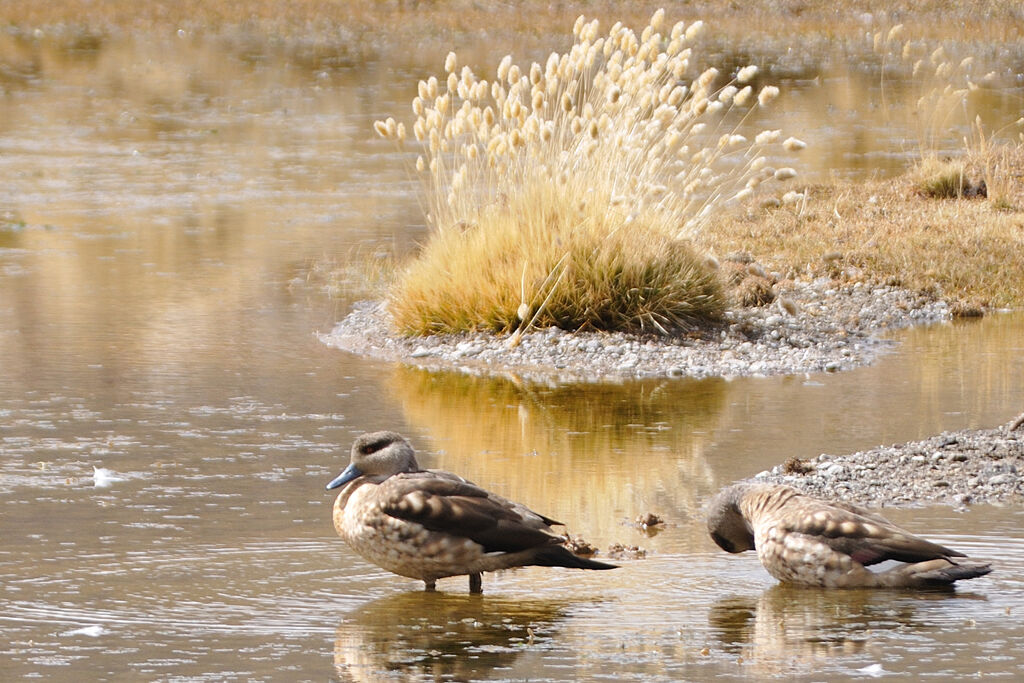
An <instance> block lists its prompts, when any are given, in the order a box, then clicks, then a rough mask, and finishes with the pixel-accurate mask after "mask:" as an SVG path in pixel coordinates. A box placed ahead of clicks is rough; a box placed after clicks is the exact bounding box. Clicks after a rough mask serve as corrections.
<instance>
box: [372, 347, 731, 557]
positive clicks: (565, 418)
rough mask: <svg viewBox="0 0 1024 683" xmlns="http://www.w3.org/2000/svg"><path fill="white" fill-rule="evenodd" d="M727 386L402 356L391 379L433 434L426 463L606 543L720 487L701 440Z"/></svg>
mask: <svg viewBox="0 0 1024 683" xmlns="http://www.w3.org/2000/svg"><path fill="white" fill-rule="evenodd" d="M728 387H729V383H728V382H725V381H723V380H718V379H712V380H699V381H698V380H680V379H677V380H650V381H638V382H630V383H625V384H598V385H588V386H581V385H562V386H555V387H546V386H540V385H534V384H524V383H521V382H517V381H513V380H511V379H507V378H497V379H487V378H481V377H474V376H469V375H464V374H459V373H432V372H429V371H426V370H420V369H415V368H409V367H405V366H399V367H397V368H396V370H395V371H394V373H393V374H392V376H391V378H390V382H389V387H388V388H389V393H391V394H392V395H394V396H396V397H398V398H399V400H400V401H401V405H402V409H403V411H404V413H405V415H406V419H407V420H408V421H409V423H410V424H413V425H416V426H418V427H420V428H422V429H423V430H424V431H426V432H429V433H430V434H431V440H432V444H433V446H434V447H435V448H436V449H438V451H439V456H438V458H437V459H436V460H437V461H436V462H431V461H430V460H427V462H428V463H429V465H425V466H431V467H439V468H441V469H446V470H450V471H453V472H456V473H458V474H460V475H462V476H465V477H466V478H468V479H470V480H472V481H475V482H476V483H477V484H480V485H481V486H485V487H486V488H488V489H491V490H494V491H495V492H497V493H499V494H501V495H503V496H506V497H509V498H512V499H514V500H518V501H521V502H523V503H525V504H526V505H528V506H529V507H531V508H533V509H535V510H537V511H538V512H541V513H543V514H546V515H550V516H553V517H555V518H556V519H560V520H561V521H563V522H566V523H567V524H568V525H569V527H570V529H571V530H573V531H574V532H579V533H584V534H586V535H588V536H590V535H596V536H598V537H599V538H598V539H597V541H598V542H599V543H601V544H604V543H605V541H606V540H608V539H610V540H616V539H617V537H619V536H621V535H622V532H621V529H622V523H623V521H624V520H630V521H631V520H633V519H634V518H635V517H636V516H637V515H639V514H641V513H644V512H648V511H653V512H659V513H662V514H665V515H666V516H667V517H668V518H669V519H671V520H674V521H678V520H680V519H682V518H684V517H687V516H691V515H695V514H699V509H700V504H701V502H702V501H703V498H704V496H706V495H707V494H708V492H709V491H710V489H711V486H712V478H711V472H710V470H709V469H708V466H707V463H706V462H705V459H704V450H705V448H706V446H707V444H708V443H709V441H710V440H711V438H712V436H713V432H714V430H715V428H716V425H717V424H718V419H719V415H720V413H721V412H722V409H723V406H724V403H725V401H726V396H727V392H728ZM420 450H425V448H424V444H420ZM650 508H656V509H653V510H651V509H650ZM583 520H585V522H583Z"/></svg>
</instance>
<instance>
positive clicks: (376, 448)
mask: <svg viewBox="0 0 1024 683" xmlns="http://www.w3.org/2000/svg"><path fill="white" fill-rule="evenodd" d="M419 470H420V466H419V463H417V462H416V455H415V451H413V448H412V444H410V443H409V442H408V441H407V440H406V438H405V437H403V436H402V435H401V434H399V433H397V432H372V433H370V434H363V435H361V436H359V437H358V438H357V439H356V440H355V442H354V443H353V444H352V460H351V462H349V464H348V467H346V468H345V470H344V471H343V472H342V473H341V474H339V475H338V476H337V477H335V478H334V479H333V480H332V481H331V483H330V484H328V485H327V488H328V489H336V488H338V487H339V486H343V485H345V484H347V483H348V482H350V481H352V480H353V479H355V478H356V477H360V476H362V475H364V474H365V475H367V476H376V477H382V478H384V479H386V478H388V477H390V476H391V475H392V474H398V473H399V472H418V471H419Z"/></svg>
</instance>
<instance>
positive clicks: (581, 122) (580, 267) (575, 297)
mask: <svg viewBox="0 0 1024 683" xmlns="http://www.w3.org/2000/svg"><path fill="white" fill-rule="evenodd" d="M702 29H703V23H702V22H696V23H694V24H691V25H689V26H687V25H685V24H684V23H682V22H680V23H677V24H675V25H672V26H669V25H667V24H666V23H665V20H664V11H663V10H659V11H658V12H656V13H655V14H654V16H653V17H652V19H651V22H650V24H649V25H648V26H647V27H646V28H644V29H643V31H642V32H641V34H640V35H639V36H638V35H637V34H636V33H634V32H633V31H632V30H631V29H628V28H626V27H624V26H622V25H621V24H620V23H617V24H615V25H614V26H612V27H611V29H610V30H609V31H608V32H607V34H606V35H601V34H600V33H599V28H598V22H597V21H591V22H587V21H586V20H585V19H584V18H583V17H582V16H581V17H580V18H579V19H577V21H576V24H575V26H574V28H573V33H574V35H575V42H574V44H573V46H572V48H571V49H570V50H569V51H568V52H566V53H565V54H558V53H552V54H551V55H550V56H549V57H548V59H547V60H546V62H545V64H544V65H541V64H539V63H536V62H535V63H532V64H530V65H529V66H528V67H523V68H521V67H520V66H518V65H516V64H514V63H513V62H512V58H511V57H510V56H506V57H504V58H503V59H502V60H501V62H500V64H499V65H498V68H497V71H496V74H495V78H494V80H493V81H488V80H486V79H483V78H481V77H479V76H477V75H476V74H475V73H474V72H473V70H472V69H471V68H470V67H468V66H461V67H460V66H459V64H458V57H457V55H455V53H450V54H449V55H448V57H447V59H446V60H445V72H446V74H447V76H446V77H445V78H443V79H437V78H435V77H431V78H430V79H428V80H426V81H420V83H419V88H418V94H417V97H416V98H415V99H414V100H413V102H412V109H413V112H414V113H415V114H416V117H417V118H416V120H415V123H414V124H413V126H412V128H411V131H412V135H413V137H415V139H416V140H417V141H418V142H419V143H420V145H421V146H422V154H421V155H420V156H419V157H418V158H417V161H416V168H417V171H419V172H421V173H422V174H423V178H424V182H425V186H426V192H425V198H426V204H427V212H428V213H427V219H428V222H429V223H430V224H431V226H432V227H433V232H432V234H431V237H430V239H429V241H428V243H427V244H426V245H425V247H424V250H423V253H422V254H421V256H420V258H419V259H418V260H417V261H416V262H415V263H414V264H413V265H412V266H411V267H410V269H409V270H408V272H407V273H406V275H405V276H404V277H402V278H400V280H399V282H398V284H397V286H396V288H395V290H394V292H393V295H392V297H391V302H390V305H391V312H392V315H393V316H394V319H395V321H396V323H397V325H398V327H399V329H400V330H402V331H403V332H406V333H412V334H426V333H435V332H457V331H462V330H469V329H493V330H501V331H511V330H513V329H516V328H520V329H522V328H524V327H525V326H528V325H530V324H537V325H543V324H554V325H558V326H559V327H563V328H565V329H579V328H580V327H584V326H586V327H592V328H597V329H614V330H618V329H626V330H643V331H656V332H670V331H673V330H675V329H679V328H680V327H683V326H685V325H687V324H689V323H690V322H692V321H694V320H698V319H701V318H714V317H716V316H717V315H719V313H720V312H721V310H722V307H723V301H722V296H721V293H720V290H719V289H718V285H717V284H716V283H715V278H714V274H713V273H712V272H710V270H709V267H708V266H707V265H705V263H704V259H702V258H701V257H700V256H699V255H697V254H696V253H695V252H694V250H693V247H692V246H691V244H690V241H691V239H692V238H694V237H695V236H697V235H698V234H699V233H700V232H701V230H702V229H703V227H704V226H705V225H706V224H707V222H708V220H709V219H710V217H711V216H712V215H713V214H714V212H715V211H716V210H717V209H718V208H719V207H721V206H722V205H724V204H728V203H730V202H736V201H740V200H742V199H744V198H745V197H747V196H748V195H750V194H752V193H753V192H754V190H755V188H757V187H758V186H759V185H760V184H761V183H763V182H765V181H784V180H788V179H790V178H792V177H794V176H795V175H796V173H795V171H793V169H792V168H788V167H785V168H774V167H772V166H770V165H769V159H768V157H767V156H766V151H767V150H769V149H771V148H775V149H777V150H778V151H779V152H783V151H797V150H799V149H801V148H803V147H804V143H803V142H801V141H800V140H797V139H796V138H788V139H786V140H782V132H781V131H778V130H768V131H763V132H761V133H759V134H758V135H757V136H756V137H755V138H754V140H748V139H747V138H746V137H745V136H743V135H740V134H738V133H737V132H736V131H737V126H738V125H740V124H741V123H742V122H743V120H744V118H745V117H747V116H748V115H749V114H750V112H751V111H753V110H754V109H756V108H757V107H763V106H766V105H767V104H768V103H769V102H770V101H771V100H772V99H774V98H775V97H776V96H777V95H778V92H779V91H778V89H777V88H775V87H773V86H763V87H755V81H756V79H757V71H758V70H757V67H755V66H747V67H744V68H741V69H738V70H737V71H736V73H734V74H721V73H720V72H719V71H718V70H717V69H715V68H707V69H703V70H699V69H697V68H696V66H695V65H696V56H695V55H694V53H693V48H692V47H691V43H692V41H693V40H694V39H695V38H696V36H697V35H698V34H699V33H700V32H701V30H702ZM375 128H376V130H377V132H378V133H380V134H381V135H382V136H384V137H387V138H391V139H394V140H396V141H398V142H399V144H404V143H405V142H406V140H407V138H408V134H407V129H406V127H405V126H404V124H402V123H399V122H396V121H395V120H394V119H392V118H389V119H387V120H384V121H378V122H377V123H376V124H375Z"/></svg>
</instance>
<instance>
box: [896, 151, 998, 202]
mask: <svg viewBox="0 0 1024 683" xmlns="http://www.w3.org/2000/svg"><path fill="white" fill-rule="evenodd" d="M909 176H910V178H911V182H912V183H913V185H914V187H915V188H916V189H917V191H918V192H919V193H920V194H921V195H923V196H925V197H931V198H932V199H956V198H958V197H966V198H970V197H986V196H988V191H987V189H986V185H985V181H984V180H978V181H974V180H972V179H971V178H970V177H969V176H968V170H967V163H966V162H965V161H963V160H954V159H937V158H935V157H934V156H931V155H929V156H926V157H925V158H923V159H922V160H921V161H919V162H918V163H917V164H916V165H915V166H914V167H913V168H912V169H911V170H910V172H909Z"/></svg>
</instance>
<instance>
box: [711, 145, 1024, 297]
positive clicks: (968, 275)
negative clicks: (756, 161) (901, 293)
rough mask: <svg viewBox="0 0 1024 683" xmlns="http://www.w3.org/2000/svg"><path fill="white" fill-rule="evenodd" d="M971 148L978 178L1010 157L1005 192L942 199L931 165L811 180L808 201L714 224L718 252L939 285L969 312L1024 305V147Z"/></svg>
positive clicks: (970, 173)
mask: <svg viewBox="0 0 1024 683" xmlns="http://www.w3.org/2000/svg"><path fill="white" fill-rule="evenodd" d="M990 154H992V155H996V156H997V157H998V159H997V160H996V161H992V160H991V159H989V158H987V157H985V158H979V157H978V156H976V155H975V156H971V157H969V158H968V160H967V161H966V162H965V163H964V172H965V177H966V178H968V179H974V180H973V181H969V182H975V183H976V182H977V179H979V178H981V177H982V176H983V173H984V169H985V167H986V166H987V165H991V164H998V165H1000V168H1001V172H1000V177H1001V178H1002V186H1003V190H1002V194H1001V198H1000V199H999V200H997V201H992V200H989V199H986V198H985V197H982V196H974V197H959V198H935V197H930V196H928V195H926V194H925V193H924V192H922V191H921V182H922V181H921V173H920V171H918V170H916V169H915V170H911V171H909V172H908V173H907V174H905V175H903V176H900V177H898V178H894V179H885V180H874V181H871V182H867V183H861V182H858V183H835V184H831V185H822V186H815V187H811V188H808V190H807V194H808V197H809V200H808V202H807V204H806V205H805V206H803V207H781V208H765V209H758V210H754V211H751V212H749V213H744V214H739V215H733V216H729V217H723V220H721V221H720V222H718V223H716V224H714V225H713V226H712V227H711V228H710V230H709V235H713V239H714V241H715V248H716V250H722V252H724V253H728V252H730V251H744V252H747V253H749V254H750V255H752V256H753V257H754V258H755V259H757V260H759V261H762V262H764V263H767V264H770V265H771V266H772V267H774V268H777V269H779V270H781V271H782V272H783V273H784V275H786V276H787V277H804V278H806V277H808V276H816V275H829V276H834V277H837V278H839V279H840V280H845V281H852V282H856V281H866V282H888V283H892V284H899V285H901V286H904V287H907V288H911V289H915V290H923V291H931V292H934V293H936V294H938V295H940V296H942V297H945V298H946V299H947V300H950V301H951V302H953V304H954V310H956V311H959V312H960V313H962V314H969V313H974V312H977V311H978V310H979V309H981V308H1001V307H1018V308H1019V307H1020V306H1021V305H1022V304H1024V259H1022V258H1021V257H1020V254H1021V253H1024V211H1022V208H1024V147H1022V146H1020V145H1018V146H1014V147H1002V148H997V149H994V150H990Z"/></svg>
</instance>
